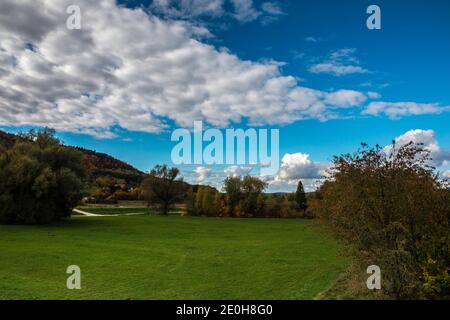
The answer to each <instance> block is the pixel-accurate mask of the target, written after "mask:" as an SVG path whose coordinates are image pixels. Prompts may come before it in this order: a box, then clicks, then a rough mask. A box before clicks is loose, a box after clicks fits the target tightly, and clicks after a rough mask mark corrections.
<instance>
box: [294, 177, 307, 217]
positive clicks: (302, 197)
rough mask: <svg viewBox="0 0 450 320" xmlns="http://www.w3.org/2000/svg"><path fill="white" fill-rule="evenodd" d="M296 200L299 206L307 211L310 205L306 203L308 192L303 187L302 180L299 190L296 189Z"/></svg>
mask: <svg viewBox="0 0 450 320" xmlns="http://www.w3.org/2000/svg"><path fill="white" fill-rule="evenodd" d="M295 202H296V203H297V205H298V208H299V209H300V210H303V213H305V211H306V209H307V208H308V205H307V203H306V193H305V190H304V189H303V183H302V181H301V180H298V184H297V191H295Z"/></svg>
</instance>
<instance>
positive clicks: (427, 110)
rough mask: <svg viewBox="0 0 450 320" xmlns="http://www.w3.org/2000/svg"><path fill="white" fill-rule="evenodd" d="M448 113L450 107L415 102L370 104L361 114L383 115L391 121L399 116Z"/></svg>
mask: <svg viewBox="0 0 450 320" xmlns="http://www.w3.org/2000/svg"><path fill="white" fill-rule="evenodd" d="M446 111H450V106H441V105H439V104H437V103H416V102H382V101H379V102H378V101H377V102H371V103H370V104H369V105H368V106H367V107H366V108H365V109H364V111H363V112H362V114H365V115H372V116H377V115H380V114H385V115H387V116H388V117H389V118H391V119H395V118H399V117H401V116H410V115H422V114H438V113H442V112H446Z"/></svg>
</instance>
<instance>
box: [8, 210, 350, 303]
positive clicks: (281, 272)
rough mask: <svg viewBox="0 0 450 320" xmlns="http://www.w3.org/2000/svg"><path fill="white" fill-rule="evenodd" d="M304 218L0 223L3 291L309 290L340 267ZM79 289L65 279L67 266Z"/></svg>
mask: <svg viewBox="0 0 450 320" xmlns="http://www.w3.org/2000/svg"><path fill="white" fill-rule="evenodd" d="M338 250H339V248H338V246H337V244H336V243H335V242H334V241H333V240H331V239H330V238H328V237H326V236H325V235H323V234H321V233H320V232H318V231H317V230H315V229H314V228H312V226H311V222H310V221H305V220H268V219H261V220H260V219H246V220H241V219H215V218H194V217H177V216H169V217H160V216H128V217H74V218H72V219H71V221H69V222H66V223H62V224H60V225H54V226H0V299H2V298H3V299H49V298H51V299H61V298H67V299H80V298H86V299H127V298H131V299H312V298H314V297H315V296H316V295H317V294H318V293H320V292H322V291H324V290H326V289H327V288H328V287H329V286H330V285H331V283H332V282H333V280H334V279H336V278H337V276H338V275H339V274H340V273H341V272H342V271H343V270H344V269H345V267H346V265H347V262H348V261H347V260H346V259H345V258H343V257H341V256H339V254H338ZM71 264H76V265H79V266H80V267H81V271H82V289H81V290H68V289H66V287H65V283H66V279H67V276H68V275H66V274H65V270H66V268H67V266H68V265H71Z"/></svg>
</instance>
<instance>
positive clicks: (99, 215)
mask: <svg viewBox="0 0 450 320" xmlns="http://www.w3.org/2000/svg"><path fill="white" fill-rule="evenodd" d="M72 211H73V212H76V213H78V214H80V215H82V216H85V217H118V216H137V215H142V214H143V213H122V214H95V213H90V212H86V211H82V210H79V209H73V210H72Z"/></svg>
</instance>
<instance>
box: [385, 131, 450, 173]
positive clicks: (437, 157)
mask: <svg viewBox="0 0 450 320" xmlns="http://www.w3.org/2000/svg"><path fill="white" fill-rule="evenodd" d="M394 141H395V145H396V147H397V148H400V147H402V146H404V145H406V144H408V143H411V142H413V143H418V144H419V143H420V144H423V148H424V149H426V150H428V151H429V152H430V157H431V158H432V164H433V165H435V166H445V165H446V163H448V162H449V161H450V151H449V150H444V149H442V148H441V147H440V146H439V143H438V141H437V140H436V135H435V132H434V131H433V130H422V129H415V130H409V131H407V132H405V133H404V134H402V135H400V136H398V137H396V138H395V139H394ZM392 148H393V146H392V145H388V146H386V147H385V150H386V152H391V151H392Z"/></svg>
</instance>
